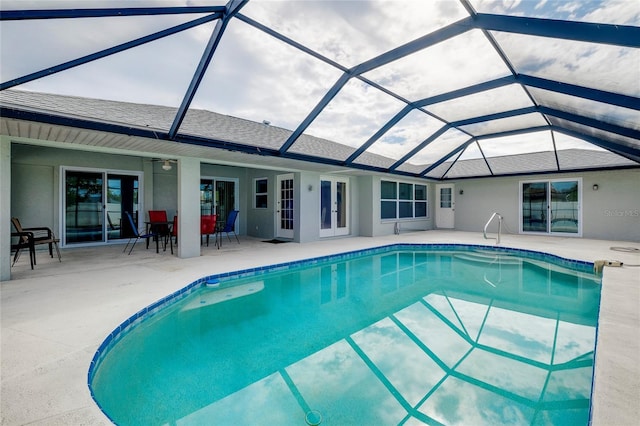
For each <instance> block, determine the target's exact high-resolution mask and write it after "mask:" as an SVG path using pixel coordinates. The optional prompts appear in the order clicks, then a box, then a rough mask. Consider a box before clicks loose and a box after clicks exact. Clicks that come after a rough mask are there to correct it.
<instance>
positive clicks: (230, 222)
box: [218, 210, 240, 248]
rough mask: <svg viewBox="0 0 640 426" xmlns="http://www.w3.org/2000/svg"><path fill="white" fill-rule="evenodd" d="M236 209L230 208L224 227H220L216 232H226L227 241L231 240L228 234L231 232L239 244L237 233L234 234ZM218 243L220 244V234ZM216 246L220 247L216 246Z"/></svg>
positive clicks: (236, 216)
mask: <svg viewBox="0 0 640 426" xmlns="http://www.w3.org/2000/svg"><path fill="white" fill-rule="evenodd" d="M238 213H240V212H239V211H238V210H231V211H230V212H229V216H227V222H226V223H225V224H224V227H222V228H220V229H219V230H218V232H220V233H222V232H224V233H225V234H227V238H228V239H229V242H231V237H230V236H229V232H233V235H234V236H235V237H236V241H237V242H238V244H240V240H239V239H238V235H237V234H236V219H237V218H238ZM220 240H221V241H220V245H222V236H220ZM218 248H220V247H219V246H218Z"/></svg>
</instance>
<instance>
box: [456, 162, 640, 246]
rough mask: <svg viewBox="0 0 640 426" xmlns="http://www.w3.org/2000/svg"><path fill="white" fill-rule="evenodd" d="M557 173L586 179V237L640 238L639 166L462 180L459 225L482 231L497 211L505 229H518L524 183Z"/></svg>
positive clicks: (546, 178) (584, 203) (628, 239)
mask: <svg viewBox="0 0 640 426" xmlns="http://www.w3.org/2000/svg"><path fill="white" fill-rule="evenodd" d="M557 178H562V179H565V178H567V179H575V178H582V236H583V237H585V238H596V239H612V240H621V241H640V170H637V169H634V170H616V171H600V172H585V173H572V174H558V175H543V176H520V177H506V178H491V179H472V180H462V181H458V182H456V187H455V192H456V210H455V229H457V230H461V231H471V232H474V231H476V232H482V230H483V228H484V225H485V223H486V222H487V220H488V219H489V217H490V216H491V214H492V212H494V211H497V212H499V213H500V214H502V216H503V217H504V222H503V226H504V228H503V232H508V233H518V227H519V222H518V221H519V217H518V216H519V185H520V182H521V181H527V180H548V179H557ZM594 184H598V190H597V191H594V190H593V189H592V188H593V185H594ZM461 190H462V191H463V192H464V193H463V194H460V191H461ZM492 229H493V228H492Z"/></svg>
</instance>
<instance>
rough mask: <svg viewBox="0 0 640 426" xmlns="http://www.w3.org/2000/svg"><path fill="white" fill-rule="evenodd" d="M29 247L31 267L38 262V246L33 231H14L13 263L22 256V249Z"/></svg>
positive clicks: (12, 238)
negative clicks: (36, 246)
mask: <svg viewBox="0 0 640 426" xmlns="http://www.w3.org/2000/svg"><path fill="white" fill-rule="evenodd" d="M25 248H26V249H29V261H30V262H31V269H33V265H34V264H35V262H36V248H35V244H34V243H33V232H12V233H11V251H14V250H15V254H14V256H13V263H12V264H11V266H13V265H15V264H16V262H17V261H18V258H19V257H20V252H21V251H22V249H25Z"/></svg>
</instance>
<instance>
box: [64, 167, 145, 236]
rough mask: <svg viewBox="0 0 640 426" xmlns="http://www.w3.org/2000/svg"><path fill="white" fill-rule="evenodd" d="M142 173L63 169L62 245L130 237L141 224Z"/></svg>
mask: <svg viewBox="0 0 640 426" xmlns="http://www.w3.org/2000/svg"><path fill="white" fill-rule="evenodd" d="M139 182H140V176H139V174H127V173H108V172H106V171H104V170H103V171H100V170H66V169H65V170H64V195H63V198H64V202H63V205H64V215H63V244H65V245H66V244H87V243H104V242H107V241H110V240H119V239H123V238H129V237H131V236H132V235H133V229H132V227H131V225H130V224H129V222H128V221H127V220H126V219H125V214H124V212H126V211H128V212H130V213H131V215H132V217H133V219H134V225H135V226H139V225H138V222H137V219H138V211H139V208H140V207H139V196H140V195H139Z"/></svg>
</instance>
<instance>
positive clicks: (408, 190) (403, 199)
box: [380, 180, 428, 219]
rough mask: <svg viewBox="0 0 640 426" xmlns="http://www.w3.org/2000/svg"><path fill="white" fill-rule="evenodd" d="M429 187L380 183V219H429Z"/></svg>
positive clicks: (399, 183) (388, 182)
mask: <svg viewBox="0 0 640 426" xmlns="http://www.w3.org/2000/svg"><path fill="white" fill-rule="evenodd" d="M427 211H428V209H427V185H418V184H413V183H405V182H392V181H388V180H383V181H380V218H381V219H414V218H426V217H427Z"/></svg>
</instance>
